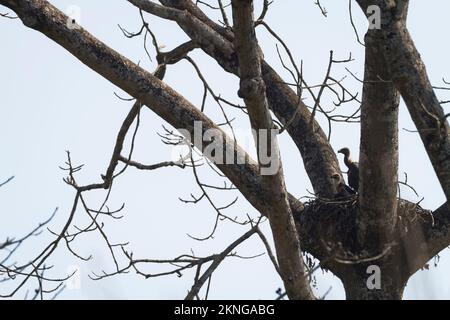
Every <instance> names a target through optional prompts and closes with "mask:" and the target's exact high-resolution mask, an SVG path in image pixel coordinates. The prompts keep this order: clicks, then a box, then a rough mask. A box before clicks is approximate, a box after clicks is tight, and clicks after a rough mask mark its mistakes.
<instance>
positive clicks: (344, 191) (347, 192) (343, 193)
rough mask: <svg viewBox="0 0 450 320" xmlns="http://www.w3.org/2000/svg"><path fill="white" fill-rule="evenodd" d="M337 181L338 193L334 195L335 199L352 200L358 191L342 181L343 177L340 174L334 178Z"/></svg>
mask: <svg viewBox="0 0 450 320" xmlns="http://www.w3.org/2000/svg"><path fill="white" fill-rule="evenodd" d="M332 178H333V179H335V180H336V181H337V193H336V194H335V195H334V197H335V199H345V198H350V197H351V196H353V195H354V194H356V191H355V190H353V189H352V188H350V187H349V186H348V185H346V184H345V183H344V181H342V180H341V176H340V175H338V174H335V175H333V177H332Z"/></svg>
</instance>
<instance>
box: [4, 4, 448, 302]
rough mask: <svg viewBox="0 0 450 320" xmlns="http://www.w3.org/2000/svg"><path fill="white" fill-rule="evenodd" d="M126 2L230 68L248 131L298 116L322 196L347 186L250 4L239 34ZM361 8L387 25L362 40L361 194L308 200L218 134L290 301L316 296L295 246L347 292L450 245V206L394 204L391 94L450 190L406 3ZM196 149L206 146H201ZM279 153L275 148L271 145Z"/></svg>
mask: <svg viewBox="0 0 450 320" xmlns="http://www.w3.org/2000/svg"><path fill="white" fill-rule="evenodd" d="M128 1H129V2H130V3H132V4H134V5H135V6H137V7H139V8H141V9H142V10H144V11H147V12H149V13H151V14H154V15H157V16H160V17H162V18H164V19H169V20H173V21H175V22H176V23H177V24H178V25H179V26H180V27H181V28H182V29H183V30H184V32H185V33H186V34H187V35H188V36H189V37H190V39H191V42H189V43H187V44H185V45H182V46H180V48H179V50H180V51H181V52H184V51H189V50H191V49H192V48H195V47H198V48H200V49H201V50H203V51H204V52H206V53H207V54H208V55H210V56H211V57H213V58H214V59H215V60H216V61H217V63H218V64H219V65H221V66H222V67H223V68H224V70H226V71H228V72H231V73H233V74H235V75H237V76H239V77H240V79H241V90H240V94H241V96H242V97H243V98H244V99H245V102H246V105H247V108H248V111H249V114H250V120H251V124H252V127H254V128H271V119H270V116H269V108H270V109H271V110H272V111H273V113H274V114H275V115H276V117H277V118H278V119H279V120H280V121H281V122H282V123H283V124H287V123H290V125H289V126H288V127H287V131H288V133H289V134H290V136H291V137H292V139H293V141H294V142H295V143H296V145H297V147H298V149H299V151H300V153H301V155H302V157H303V163H304V166H305V169H306V171H307V173H308V175H309V177H310V179H311V183H312V185H313V187H314V191H315V192H316V193H317V195H319V196H321V197H325V198H330V197H333V195H335V193H336V187H337V183H339V181H338V180H339V179H335V178H336V174H337V175H338V176H339V177H340V179H341V181H342V175H341V172H340V168H339V166H338V162H337V159H336V155H335V153H334V152H333V149H332V148H331V146H330V144H329V142H328V141H327V138H326V136H325V134H324V133H323V131H322V129H321V128H320V126H319V125H318V124H317V123H316V122H314V125H312V126H311V125H310V119H311V113H310V112H309V111H308V109H307V107H306V106H305V105H304V104H303V103H302V102H301V101H299V100H298V97H297V95H296V94H295V92H294V91H293V90H292V89H291V88H290V87H289V86H288V85H286V84H285V83H284V82H283V81H282V79H281V78H280V76H279V75H278V74H277V73H276V72H275V71H274V70H273V69H272V68H271V67H270V66H269V65H268V64H267V62H265V61H264V60H263V59H262V58H261V50H260V48H258V46H257V41H256V37H255V33H254V30H253V24H252V23H251V21H252V19H251V14H252V12H251V11H252V10H251V7H250V4H251V1H248V0H246V1H244V0H233V5H234V7H233V10H234V13H235V14H236V15H235V17H234V18H235V19H234V22H235V30H234V31H233V30H231V29H229V28H223V27H221V26H220V25H218V24H216V23H215V22H213V21H211V20H210V19H209V18H208V17H207V16H206V15H205V14H204V13H203V12H202V11H201V10H200V9H199V8H198V7H197V6H196V5H195V3H194V2H193V1H190V0H160V3H162V4H155V3H153V2H150V1H147V0H128ZM358 3H359V4H360V6H361V7H362V9H363V10H364V12H366V9H367V6H369V5H372V4H376V5H379V7H380V8H381V9H382V19H383V20H382V21H383V23H382V29H381V30H373V31H369V32H368V34H367V36H366V45H367V47H366V64H365V68H366V70H365V80H366V81H365V82H364V87H363V105H362V124H361V125H362V128H361V133H362V134H361V150H360V152H361V159H360V165H361V168H360V172H361V171H362V172H361V177H360V178H361V179H360V180H361V181H360V183H361V186H360V194H359V195H358V196H355V197H352V198H349V199H348V200H347V201H342V202H332V203H330V202H323V199H322V200H321V199H316V200H315V201H311V202H309V203H306V204H304V203H302V202H300V201H298V200H296V198H295V197H294V196H293V195H291V194H289V193H288V192H287V191H286V187H285V185H284V177H283V172H282V169H281V167H280V171H279V172H278V173H277V174H276V175H274V176H272V177H263V176H261V175H260V166H259V164H258V163H257V162H255V161H253V160H251V159H250V158H249V157H248V155H247V154H246V152H245V151H244V150H243V149H242V148H240V147H239V146H238V145H236V144H235V142H234V140H233V139H231V138H229V137H227V136H226V135H225V134H224V133H223V132H222V134H223V136H224V137H225V145H226V148H229V147H231V148H232V149H233V150H234V156H236V157H239V158H240V159H244V158H247V161H246V162H245V163H246V164H242V165H238V164H234V165H221V164H217V166H218V168H219V169H220V170H221V171H222V172H223V173H224V174H225V175H226V176H227V177H228V178H229V179H230V181H231V182H232V183H233V184H234V185H235V186H236V187H237V188H238V189H239V190H240V192H241V193H242V194H243V195H244V197H245V198H246V199H247V200H248V201H249V202H250V203H251V204H252V205H253V206H254V207H255V208H256V209H257V210H258V211H259V212H261V214H263V215H265V216H267V217H268V218H269V219H270V223H271V226H272V231H273V235H274V240H275V245H276V249H277V257H278V260H279V261H278V263H279V264H280V269H281V270H282V273H283V280H284V282H285V286H286V289H287V291H288V294H289V296H290V297H291V298H306V299H309V298H313V297H312V294H311V291H310V290H311V289H310V288H309V286H308V284H307V282H306V280H305V277H304V275H305V270H304V266H303V263H302V260H301V258H300V255H301V251H300V244H299V243H301V247H302V249H303V251H304V252H307V253H310V254H311V255H313V256H314V257H316V258H317V259H319V260H320V261H321V264H322V266H323V267H324V268H326V269H329V270H331V271H332V272H333V273H334V274H335V275H336V276H338V277H339V278H340V279H341V280H342V281H343V283H344V287H345V290H346V292H347V298H350V299H399V298H401V296H402V292H403V288H404V286H405V284H406V282H407V281H408V279H409V277H410V276H411V275H412V274H414V272H416V271H417V270H419V269H420V268H422V267H424V265H425V264H426V263H427V261H428V260H429V259H431V258H433V256H435V255H436V254H438V253H439V252H440V251H441V250H443V249H444V248H446V247H447V246H448V245H449V244H450V213H449V210H448V205H447V204H444V205H443V206H442V207H440V208H439V209H438V210H436V212H435V213H434V214H431V212H429V211H427V210H424V209H422V208H421V207H420V206H418V205H416V204H413V203H409V202H407V201H404V200H398V201H397V200H396V199H395V193H396V185H397V181H396V180H397V179H396V175H397V165H398V164H397V161H398V160H397V156H398V150H397V149H398V145H397V144H398V142H397V115H398V99H399V97H398V94H397V91H396V90H395V89H397V90H398V91H399V92H400V93H401V95H402V96H403V98H404V100H405V102H406V104H407V106H408V110H409V112H410V113H411V116H412V118H413V120H414V122H415V124H416V126H417V129H418V131H419V134H420V136H421V138H422V140H423V142H424V145H425V148H426V149H427V152H428V154H429V156H430V159H431V161H432V163H433V166H434V169H435V171H436V173H437V175H438V177H439V181H440V182H441V185H442V188H443V189H444V191H445V194H446V195H447V198H448V196H449V191H450V156H449V153H450V152H449V150H450V147H449V146H450V143H449V136H448V124H447V121H446V120H445V117H444V114H443V110H442V108H441V106H440V105H439V103H438V100H437V98H436V96H435V94H434V92H433V90H432V88H431V85H430V82H429V80H428V78H427V75H426V71H425V67H424V65H423V62H422V61H421V60H420V56H419V54H418V53H417V50H416V48H415V46H414V44H413V42H412V40H411V37H410V35H409V33H408V31H407V29H406V26H405V20H406V12H407V7H408V1H393V0H390V1H387V0H385V1H384V0H370V1H366V0H358ZM0 4H1V5H4V6H6V7H8V8H10V9H12V10H13V11H15V12H16V14H17V15H18V16H19V18H20V19H21V20H22V21H23V23H24V24H25V25H26V26H28V27H30V28H33V29H35V30H37V31H39V32H41V33H43V34H44V35H46V36H47V37H48V38H50V39H52V40H53V41H55V42H56V43H58V44H60V45H61V46H62V47H64V48H65V49H66V50H67V51H69V52H70V53H72V54H73V55H74V56H75V57H76V58H78V59H79V60H80V61H81V62H82V63H83V64H85V65H86V66H88V67H90V68H91V69H92V70H94V71H95V72H97V73H98V74H100V75H101V76H103V77H104V78H105V79H107V80H109V81H110V82H112V83H113V84H115V85H116V86H118V87H119V88H121V89H122V90H124V91H126V92H127V93H129V94H130V95H131V96H133V97H135V98H136V99H138V100H139V101H140V102H142V103H143V104H145V105H146V106H147V107H148V108H150V109H151V110H153V111H154V112H155V113H156V114H158V115H159V116H160V117H161V118H162V119H164V120H165V121H167V122H168V123H169V124H170V125H172V126H173V127H175V128H178V129H185V130H187V132H188V133H189V134H191V135H192V134H193V131H194V123H195V122H196V121H199V122H201V123H202V129H203V131H206V130H208V129H216V130H220V129H219V127H218V126H217V125H216V124H215V123H213V122H212V121H211V120H210V119H209V118H208V117H206V115H205V114H203V113H202V112H201V111H200V110H199V109H197V108H195V107H194V106H193V105H192V104H191V103H190V102H189V101H187V100H186V99H185V98H184V97H183V96H181V95H180V94H179V93H177V92H176V91H175V90H173V89H172V88H171V87H169V86H168V85H166V84H165V83H163V82H162V81H160V80H159V79H158V78H157V77H156V76H155V75H153V74H152V73H150V72H148V71H146V70H144V69H143V68H141V67H139V66H138V65H136V64H134V63H133V62H131V61H130V60H128V59H127V58H125V57H123V56H122V55H120V54H119V53H117V52H115V51H114V50H112V49H111V48H109V47H107V46H106V45H105V44H103V43H102V42H100V41H99V40H98V39H96V38H94V37H93V36H92V35H91V34H89V33H88V32H87V31H86V30H84V29H82V28H71V27H70V26H72V24H69V23H68V17H67V16H65V15H64V14H63V13H61V12H60V11H58V10H57V9H56V8H55V7H54V6H52V5H51V4H50V3H48V2H47V1H44V0H0ZM239 30H242V31H239ZM236 32H237V34H236ZM159 58H160V59H158V62H160V63H162V64H163V63H164V62H167V61H164V59H169V60H170V59H176V57H175V58H173V57H172V58H171V57H169V56H166V57H164V56H161V57H159ZM161 59H162V60H161ZM239 61H240V62H241V63H239ZM162 72H164V70H162ZM380 78H381V79H380ZM394 86H395V88H394ZM197 147H199V148H202V145H201V143H200V145H197ZM272 149H273V150H274V151H275V152H277V154H279V153H278V152H279V151H278V146H276V145H272ZM292 217H294V221H295V223H296V227H295V226H294V224H293V221H292ZM295 230H296V231H297V233H298V237H297V235H296V234H294V233H295ZM299 239H300V242H299ZM370 265H377V266H379V267H380V269H381V289H380V290H369V289H368V288H367V285H366V281H367V278H368V276H369V275H368V274H367V267H368V266H370Z"/></svg>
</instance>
